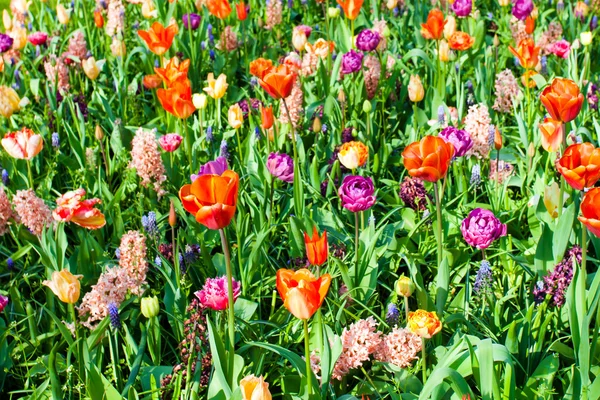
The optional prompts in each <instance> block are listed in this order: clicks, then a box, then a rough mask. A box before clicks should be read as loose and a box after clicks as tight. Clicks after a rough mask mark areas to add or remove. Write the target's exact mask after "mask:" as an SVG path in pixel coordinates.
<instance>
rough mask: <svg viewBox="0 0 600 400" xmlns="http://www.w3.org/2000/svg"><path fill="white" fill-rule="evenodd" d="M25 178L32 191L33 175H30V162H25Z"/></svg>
mask: <svg viewBox="0 0 600 400" xmlns="http://www.w3.org/2000/svg"><path fill="white" fill-rule="evenodd" d="M27 177H28V178H29V184H30V185H31V189H32V190H33V175H32V174H31V160H27Z"/></svg>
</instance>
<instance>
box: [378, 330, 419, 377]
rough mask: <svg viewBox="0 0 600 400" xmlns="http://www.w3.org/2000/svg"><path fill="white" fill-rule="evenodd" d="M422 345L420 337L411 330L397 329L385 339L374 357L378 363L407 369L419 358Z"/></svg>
mask: <svg viewBox="0 0 600 400" xmlns="http://www.w3.org/2000/svg"><path fill="white" fill-rule="evenodd" d="M422 344H423V341H422V340H421V338H420V337H419V335H416V334H414V333H412V332H411V331H410V329H408V328H402V329H400V328H398V327H395V328H394V329H392V331H391V332H390V333H388V334H387V335H385V336H384V337H383V340H382V341H381V343H380V344H379V346H378V347H377V349H376V351H375V354H374V356H375V359H376V360H378V361H381V362H387V363H390V364H394V365H395V366H397V367H399V368H406V367H408V366H410V365H411V364H412V362H413V361H414V360H416V359H417V358H418V357H417V354H419V352H420V351H421V346H422Z"/></svg>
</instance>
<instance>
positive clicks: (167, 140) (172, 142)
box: [158, 133, 183, 153]
mask: <svg viewBox="0 0 600 400" xmlns="http://www.w3.org/2000/svg"><path fill="white" fill-rule="evenodd" d="M182 141H183V137H181V136H179V135H178V134H176V133H167V134H166V135H164V136H161V137H160V138H159V139H158V144H160V147H162V149H163V150H164V151H168V152H169V153H171V152H173V151H175V150H177V149H178V148H179V146H180V145H181V142H182Z"/></svg>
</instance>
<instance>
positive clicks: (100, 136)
mask: <svg viewBox="0 0 600 400" xmlns="http://www.w3.org/2000/svg"><path fill="white" fill-rule="evenodd" d="M94 136H96V140H98V141H99V142H100V141H102V139H104V131H103V130H102V128H101V127H100V125H96V130H95V132H94Z"/></svg>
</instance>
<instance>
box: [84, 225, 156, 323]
mask: <svg viewBox="0 0 600 400" xmlns="http://www.w3.org/2000/svg"><path fill="white" fill-rule="evenodd" d="M119 252H120V254H121V258H120V260H119V266H117V267H113V268H108V269H107V270H106V271H105V272H103V273H102V274H101V275H100V278H98V283H96V284H95V285H93V286H92V290H91V291H89V292H87V293H86V294H85V296H83V300H82V302H81V305H80V306H79V307H78V308H77V311H78V312H79V317H85V318H86V319H85V321H83V322H82V324H83V325H84V326H86V327H88V328H89V329H93V328H94V326H95V325H94V322H96V321H100V320H102V319H104V318H106V316H107V315H108V305H109V304H110V303H115V304H116V305H117V306H119V305H120V304H121V303H122V302H123V300H125V296H126V295H127V293H131V294H133V295H137V296H139V295H140V294H141V293H142V286H143V285H145V283H146V273H147V271H148V265H147V263H146V238H145V237H144V235H142V234H141V233H139V232H138V231H129V232H127V233H126V234H125V235H123V237H122V238H121V246H120V247H119Z"/></svg>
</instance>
